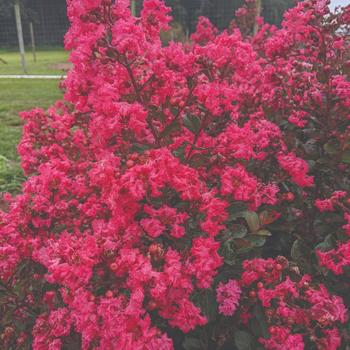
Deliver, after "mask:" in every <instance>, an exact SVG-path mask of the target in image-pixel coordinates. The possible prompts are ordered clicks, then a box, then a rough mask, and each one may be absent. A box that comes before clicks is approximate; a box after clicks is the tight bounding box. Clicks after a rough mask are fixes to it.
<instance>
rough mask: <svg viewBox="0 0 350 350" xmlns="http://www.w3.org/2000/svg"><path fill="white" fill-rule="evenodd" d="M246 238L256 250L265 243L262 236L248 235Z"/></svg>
mask: <svg viewBox="0 0 350 350" xmlns="http://www.w3.org/2000/svg"><path fill="white" fill-rule="evenodd" d="M246 238H247V240H248V241H249V242H250V243H251V244H252V245H253V246H254V247H258V248H260V247H263V246H264V244H265V242H266V238H265V237H264V236H258V235H248V236H247V237H246Z"/></svg>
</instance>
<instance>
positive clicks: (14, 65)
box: [0, 48, 69, 74]
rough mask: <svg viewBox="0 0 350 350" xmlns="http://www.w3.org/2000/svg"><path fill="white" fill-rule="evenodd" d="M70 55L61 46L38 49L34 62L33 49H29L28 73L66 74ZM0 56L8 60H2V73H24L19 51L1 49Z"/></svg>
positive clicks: (27, 55) (27, 52)
mask: <svg viewBox="0 0 350 350" xmlns="http://www.w3.org/2000/svg"><path fill="white" fill-rule="evenodd" d="M68 55H69V53H68V52H66V51H64V50H63V49H59V48H55V49H54V48H51V49H45V50H44V49H38V51H37V53H36V56H37V62H36V63H34V61H33V55H32V53H31V51H30V50H27V51H26V61H27V66H28V74H64V73H65V70H64V68H67V59H68ZM0 58H2V59H3V60H5V61H6V62H7V64H4V63H2V62H0V74H23V70H22V67H21V57H20V54H19V52H18V51H15V50H3V49H0Z"/></svg>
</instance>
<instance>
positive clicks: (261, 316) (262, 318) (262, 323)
mask: <svg viewBox="0 0 350 350" xmlns="http://www.w3.org/2000/svg"><path fill="white" fill-rule="evenodd" d="M254 315H255V317H256V319H257V321H258V323H259V328H260V334H259V335H261V336H263V337H264V338H265V339H266V338H268V337H269V330H268V324H267V318H266V315H265V312H264V309H263V307H262V306H261V305H260V304H255V307H254Z"/></svg>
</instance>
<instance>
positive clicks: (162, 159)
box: [0, 0, 350, 350]
mask: <svg viewBox="0 0 350 350" xmlns="http://www.w3.org/2000/svg"><path fill="white" fill-rule="evenodd" d="M327 5H328V4H327V2H326V1H315V0H307V1H304V2H300V3H298V4H297V6H296V7H295V8H294V9H291V10H289V11H288V12H287V13H286V14H285V18H284V21H283V24H282V28H281V29H277V28H275V27H273V26H269V25H267V24H264V23H262V22H261V21H260V23H259V30H258V32H257V33H256V34H255V35H254V36H252V35H250V34H249V32H250V31H249V30H248V29H249V27H250V24H249V23H251V22H252V17H254V16H255V13H254V7H253V6H252V2H251V1H250V2H249V1H248V2H247V4H246V5H245V7H243V8H242V9H241V10H239V11H238V13H237V20H236V22H234V23H232V25H231V26H230V28H229V29H228V30H226V31H223V32H218V31H217V30H216V29H215V28H214V27H213V26H212V25H211V24H210V23H209V21H208V20H206V19H204V18H201V19H200V21H199V24H198V30H197V32H196V33H195V34H193V36H192V38H191V41H190V42H188V43H171V44H170V45H169V46H167V47H162V44H161V41H160V39H159V33H160V31H161V30H166V28H167V26H168V23H169V21H170V19H171V18H170V15H169V9H168V8H166V7H165V6H164V4H163V3H162V2H161V1H160V0H145V1H144V8H143V10H142V13H141V17H140V18H135V17H132V16H131V14H130V10H129V7H128V6H129V4H128V1H126V0H118V1H116V2H111V1H110V0H81V1H75V0H74V1H73V0H69V1H68V14H69V18H70V21H71V24H72V25H71V28H70V30H69V32H68V34H67V36H66V48H67V49H68V50H72V54H71V61H72V62H73V63H74V68H73V69H72V71H71V72H70V73H69V74H68V78H67V79H66V81H65V82H64V83H63V88H64V89H65V99H64V101H63V102H58V103H57V104H56V105H55V106H54V107H52V108H50V109H49V110H48V111H47V112H46V111H43V110H41V109H34V110H32V111H30V112H26V113H23V114H22V117H23V118H24V120H25V121H26V124H25V127H24V134H23V138H22V141H21V143H20V145H19V148H18V149H19V152H20V155H21V158H22V166H23V169H24V170H25V172H26V175H27V176H28V180H27V181H26V182H25V183H24V184H23V191H22V194H21V195H18V196H16V197H15V198H12V197H11V196H10V195H9V194H5V195H4V196H3V197H4V200H5V202H6V203H7V205H6V207H5V208H4V209H3V211H2V212H1V213H0V242H1V246H0V277H1V287H0V293H1V294H0V296H1V299H0V307H1V324H0V327H1V328H0V331H1V340H0V342H1V343H0V344H1V345H0V347H1V349H34V350H47V349H50V350H56V349H57V350H58V349H74V350H75V349H86V350H93V349H96V350H97V349H100V350H108V349H113V350H115V349H125V350H137V349H145V350H146V349H148V350H151V349H153V350H170V349H185V350H197V349H198V350H200V349H204V350H208V349H225V348H227V349H238V350H244V349H271V350H282V349H297V350H299V349H300V350H301V349H310V350H312V349H319V350H321V349H328V350H332V349H347V344H350V333H349V323H348V312H347V307H348V306H349V305H350V297H349V293H348V290H349V270H350V269H349V266H350V240H349V236H350V193H349V172H350V166H349V163H350V129H349V117H350V113H349V107H350V82H349V72H350V57H349V38H348V33H349V32H348V30H349V27H348V24H349V23H350V7H347V8H344V9H342V10H339V11H337V12H336V14H331V13H329V10H328V7H327ZM253 25H254V21H253Z"/></svg>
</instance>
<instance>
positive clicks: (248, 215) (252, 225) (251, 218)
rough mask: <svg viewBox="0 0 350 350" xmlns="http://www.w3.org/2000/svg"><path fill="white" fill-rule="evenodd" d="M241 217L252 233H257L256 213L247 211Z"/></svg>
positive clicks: (258, 222) (257, 217) (257, 220)
mask: <svg viewBox="0 0 350 350" xmlns="http://www.w3.org/2000/svg"><path fill="white" fill-rule="evenodd" d="M243 217H244V219H245V220H246V221H247V224H248V227H249V229H250V230H251V231H252V232H257V231H258V230H259V228H260V220H259V216H258V214H257V213H255V212H253V211H248V210H247V211H245V212H244V213H243Z"/></svg>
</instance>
